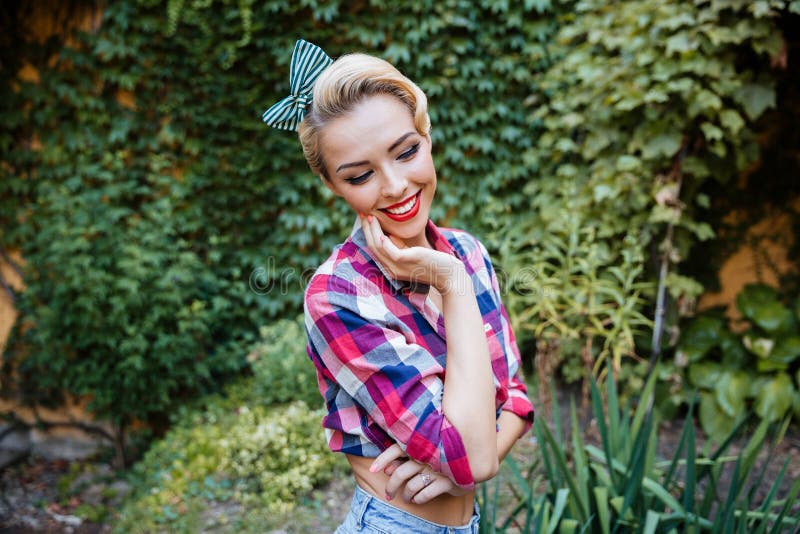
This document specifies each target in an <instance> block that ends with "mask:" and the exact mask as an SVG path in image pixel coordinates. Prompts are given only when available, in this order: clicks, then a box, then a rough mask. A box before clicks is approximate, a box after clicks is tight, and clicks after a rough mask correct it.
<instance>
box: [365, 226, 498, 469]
mask: <svg viewBox="0 0 800 534" xmlns="http://www.w3.org/2000/svg"><path fill="white" fill-rule="evenodd" d="M362 227H363V228H364V235H365V237H366V239H367V244H368V245H369V247H370V250H371V251H372V252H373V253H374V254H375V255H376V256H377V257H378V259H379V260H380V261H381V263H382V264H383V265H384V267H386V268H387V269H388V270H389V271H390V272H391V273H392V275H393V276H395V277H396V278H398V279H400V280H416V281H421V282H424V283H427V284H429V285H431V286H433V287H435V288H436V289H437V290H438V291H439V293H440V294H441V295H442V306H443V310H442V311H443V315H444V321H445V331H446V336H447V339H446V341H447V364H446V368H447V372H446V373H445V382H444V393H443V397H442V412H443V413H444V415H445V416H446V417H447V419H448V420H449V421H451V422H452V424H453V426H454V427H455V428H456V429H457V430H458V432H459V434H460V435H461V436H462V439H463V442H464V448H465V449H466V453H467V458H468V461H469V467H470V470H471V471H472V475H473V479H474V480H475V481H483V480H487V479H490V478H492V477H493V476H494V475H495V474H496V473H497V469H498V467H499V463H498V459H497V440H496V437H495V433H496V432H495V417H496V416H495V403H494V398H495V388H494V381H493V372H492V366H491V361H490V359H489V348H488V345H487V343H486V337H485V334H484V329H483V318H482V317H481V313H480V310H479V308H478V303H477V300H476V297H475V291H474V288H473V285H472V280H471V279H470V277H469V275H468V274H467V271H466V268H465V267H464V264H463V263H461V261H460V260H458V259H457V258H455V257H453V256H450V255H448V254H445V253H443V252H438V251H435V250H432V249H427V248H423V247H413V248H407V249H400V248H398V247H397V246H396V245H395V244H394V242H392V240H391V239H388V238H386V236H385V235H384V233H383V231H382V230H381V227H380V224H379V223H378V221H377V220H376V219H375V218H372V217H370V218H368V219H367V220H366V221H364V220H362Z"/></svg>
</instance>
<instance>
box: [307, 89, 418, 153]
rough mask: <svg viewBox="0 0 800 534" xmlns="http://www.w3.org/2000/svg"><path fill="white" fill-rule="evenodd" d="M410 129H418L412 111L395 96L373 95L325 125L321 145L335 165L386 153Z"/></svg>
mask: <svg viewBox="0 0 800 534" xmlns="http://www.w3.org/2000/svg"><path fill="white" fill-rule="evenodd" d="M409 131H416V128H415V127H414V118H413V116H412V115H411V110H410V109H408V107H407V106H406V105H405V104H404V103H403V102H402V101H401V100H400V99H399V98H397V97H395V96H390V95H374V96H370V97H367V98H365V99H364V100H362V101H361V102H359V103H358V104H356V106H355V107H354V108H353V109H352V110H350V111H349V112H347V113H345V114H344V115H342V116H341V117H337V118H336V119H334V120H333V121H331V122H330V123H328V124H326V125H325V127H324V128H323V129H322V132H321V135H320V145H321V147H322V152H323V156H324V158H325V161H326V162H328V166H329V167H334V168H335V165H334V163H336V164H339V163H346V162H349V161H356V160H366V159H369V158H370V156H372V155H377V154H378V153H379V152H380V153H385V152H386V150H387V149H388V148H389V147H390V146H391V145H392V143H394V142H395V141H396V140H397V139H398V138H399V137H400V136H402V135H403V134H405V133H406V132H409ZM345 160H346V161H345Z"/></svg>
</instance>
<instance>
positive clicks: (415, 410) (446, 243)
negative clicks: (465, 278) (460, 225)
mask: <svg viewBox="0 0 800 534" xmlns="http://www.w3.org/2000/svg"><path fill="white" fill-rule="evenodd" d="M426 231H427V235H428V238H429V241H430V242H431V243H432V244H433V245H434V247H435V248H436V250H439V251H442V252H447V253H450V254H454V255H455V256H457V257H458V258H459V259H460V260H461V261H462V262H463V263H464V265H465V267H466V271H467V274H468V275H469V276H470V278H471V279H472V283H473V286H474V288H475V295H476V297H477V302H478V307H479V309H480V312H481V315H482V316H483V322H484V330H485V332H486V341H487V343H488V346H489V353H490V356H491V361H492V368H493V370H494V384H495V391H496V395H495V408H496V410H497V416H498V417H499V415H500V412H501V411H502V410H508V411H511V412H513V413H515V414H517V415H518V416H519V417H521V418H523V419H524V420H525V421H526V425H525V430H526V431H527V430H528V429H529V428H530V426H531V423H532V422H533V406H532V404H531V402H530V400H529V399H528V397H527V394H526V393H527V392H526V388H525V385H524V383H523V382H522V380H521V379H520V376H519V366H520V356H519V349H518V348H517V344H516V341H515V339H514V333H513V332H512V331H511V326H510V323H509V320H508V315H507V314H506V311H505V308H504V306H503V304H502V302H501V300H500V292H499V287H498V284H497V277H496V275H495V272H494V269H493V267H492V264H491V261H490V260H489V255H488V253H487V252H486V248H485V247H484V246H483V244H482V243H480V242H479V241H478V240H477V239H475V238H474V237H473V236H471V235H470V234H468V233H466V232H464V231H459V230H452V229H446V228H437V227H436V226H435V225H434V224H433V223H432V222H431V221H428V224H427V229H426ZM427 292H428V286H425V285H423V284H419V285H417V286H416V287H415V286H413V285H412V284H410V283H408V282H400V281H397V280H394V279H392V278H391V277H390V276H388V274H387V273H386V271H385V270H384V269H383V266H382V265H381V264H380V263H379V262H378V261H377V260H376V259H375V258H374V257H373V256H372V254H371V252H370V250H369V248H368V247H367V242H366V239H365V237H364V232H363V230H362V229H361V225H360V222H359V221H356V224H355V226H354V227H353V231H352V233H351V235H350V237H349V238H348V239H347V240H346V241H345V242H344V243H343V244H341V245H339V246H337V247H336V248H334V250H333V253H332V254H331V256H330V257H329V258H328V259H327V260H326V261H325V263H323V264H322V265H321V266H320V267H319V268H318V269H317V271H316V273H314V276H313V277H312V278H311V280H310V282H309V284H308V287H307V288H306V291H305V322H306V333H307V335H308V355H309V357H310V358H311V360H312V361H313V363H314V366H315V367H316V371H317V380H318V382H319V389H320V392H321V393H322V395H323V396H324V397H325V403H326V405H327V409H328V414H327V416H325V417H324V418H323V421H322V426H323V427H324V428H325V432H326V436H327V438H328V445H329V447H330V448H331V450H332V451H337V452H338V451H340V452H344V453H348V454H354V455H357V456H366V457H375V456H377V455H378V454H380V452H381V451H383V450H385V449H386V448H388V447H389V446H390V445H392V444H393V443H397V444H399V445H400V446H401V447H402V448H403V449H404V450H405V452H406V454H408V456H409V457H411V458H413V459H414V460H417V461H418V462H421V463H425V464H428V465H430V466H431V468H432V469H434V470H435V471H437V472H440V473H443V474H445V475H447V476H448V477H450V478H451V479H452V480H453V481H454V482H455V483H456V484H458V485H459V486H462V487H465V488H471V487H472V486H473V485H474V479H473V477H472V472H471V470H470V467H469V462H468V461H467V453H466V450H465V449H464V443H463V441H462V438H461V435H460V434H459V432H458V430H456V428H455V427H454V426H453V425H452V424H451V423H450V421H448V419H447V417H445V415H444V414H443V413H442V393H443V390H444V375H445V361H446V358H447V345H446V342H445V340H446V338H445V329H444V318H443V317H442V315H441V313H439V311H438V310H437V309H436V307H435V306H434V304H432V301H431V300H430V299H428V296H427Z"/></svg>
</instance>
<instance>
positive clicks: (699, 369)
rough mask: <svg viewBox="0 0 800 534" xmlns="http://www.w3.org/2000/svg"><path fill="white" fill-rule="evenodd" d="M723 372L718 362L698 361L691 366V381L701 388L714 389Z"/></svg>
mask: <svg viewBox="0 0 800 534" xmlns="http://www.w3.org/2000/svg"><path fill="white" fill-rule="evenodd" d="M721 373H722V368H721V367H720V366H719V364H717V363H713V362H697V363H694V364H692V365H690V366H689V381H690V382H691V383H692V384H694V385H695V386H697V387H699V388H703V389H711V390H713V389H714V387H715V386H716V384H717V381H718V380H719V377H720V375H721Z"/></svg>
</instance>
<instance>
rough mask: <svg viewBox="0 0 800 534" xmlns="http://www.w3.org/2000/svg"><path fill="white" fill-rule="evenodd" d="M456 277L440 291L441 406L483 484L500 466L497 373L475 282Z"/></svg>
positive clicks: (474, 476) (474, 472) (466, 278)
mask: <svg viewBox="0 0 800 534" xmlns="http://www.w3.org/2000/svg"><path fill="white" fill-rule="evenodd" d="M459 276H461V277H464V278H459ZM453 281H454V282H456V283H455V284H454V285H451V287H449V288H443V290H441V292H442V305H443V308H444V309H443V312H444V321H445V331H446V333H447V334H446V336H447V367H446V369H447V371H446V373H445V382H444V394H443V399H442V409H443V411H444V414H445V416H446V417H447V418H448V419H449V421H450V422H451V423H452V424H453V426H455V427H456V429H457V430H458V431H459V433H460V434H461V437H462V439H463V441H464V448H465V449H466V452H467V458H468V460H469V464H470V469H471V470H472V474H473V478H474V479H475V482H481V481H483V480H487V479H489V478H492V477H493V476H494V475H495V474H496V473H497V469H498V466H499V461H498V449H497V446H498V442H497V437H496V433H497V432H496V429H495V424H496V421H495V403H494V397H495V389H494V379H493V377H494V374H493V372H492V366H491V361H490V358H489V348H488V345H487V343H486V335H485V333H484V329H483V319H482V318H481V314H480V310H479V309H478V303H477V300H476V298H475V293H474V290H473V287H472V282H471V280H470V279H469V277H468V276H467V275H466V272H463V273H459V274H458V275H456V276H454V278H453Z"/></svg>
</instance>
